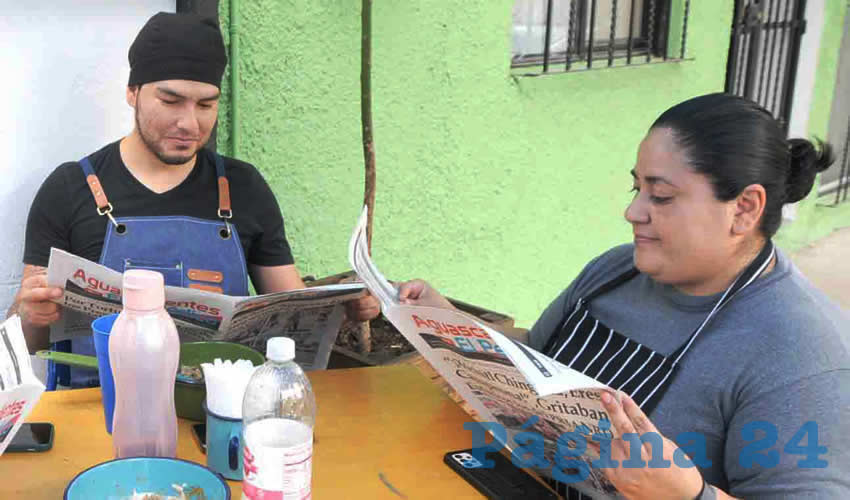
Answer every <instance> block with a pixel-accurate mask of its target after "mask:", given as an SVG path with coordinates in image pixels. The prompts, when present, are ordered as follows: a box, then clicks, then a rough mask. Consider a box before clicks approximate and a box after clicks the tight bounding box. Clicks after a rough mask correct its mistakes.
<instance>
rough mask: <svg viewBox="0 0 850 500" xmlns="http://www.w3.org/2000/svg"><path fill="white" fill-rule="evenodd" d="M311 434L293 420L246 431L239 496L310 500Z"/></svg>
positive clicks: (264, 422)
mask: <svg viewBox="0 0 850 500" xmlns="http://www.w3.org/2000/svg"><path fill="white" fill-rule="evenodd" d="M312 434H313V432H312V429H310V428H309V427H308V426H306V425H304V424H302V423H300V422H296V421H293V420H286V419H279V418H272V419H265V420H260V421H257V422H253V423H251V424H249V425H248V427H247V428H246V429H245V445H244V448H243V460H242V463H243V470H244V479H243V481H242V493H243V495H244V498H247V499H249V500H309V499H310V498H311V488H310V486H311V479H312V462H313V436H312Z"/></svg>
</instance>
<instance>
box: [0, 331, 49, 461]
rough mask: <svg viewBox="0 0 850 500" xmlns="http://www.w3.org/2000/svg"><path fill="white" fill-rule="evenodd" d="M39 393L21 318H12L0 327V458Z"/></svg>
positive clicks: (39, 387)
mask: <svg viewBox="0 0 850 500" xmlns="http://www.w3.org/2000/svg"><path fill="white" fill-rule="evenodd" d="M42 392H44V384H42V383H41V381H39V380H38V378H36V376H35V374H33V371H32V366H31V365H30V355H29V351H28V350H27V343H26V340H25V339H24V331H23V330H22V329H21V318H20V317H18V316H17V315H15V316H12V317H11V318H9V319H7V320H6V321H4V322H3V324H2V325H0V455H2V454H3V452H4V451H6V448H7V447H8V446H9V443H10V442H12V438H13V437H15V434H17V432H18V429H20V427H21V424H23V423H24V419H25V418H26V417H27V415H28V414H29V412H30V410H32V408H33V406H35V404H36V402H38V399H39V398H40V397H41V393H42Z"/></svg>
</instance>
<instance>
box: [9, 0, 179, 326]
mask: <svg viewBox="0 0 850 500" xmlns="http://www.w3.org/2000/svg"><path fill="white" fill-rule="evenodd" d="M175 5H176V2H175V1H174V0H133V1H132V2H124V1H120V2H116V1H114V0H113V1H110V0H73V1H71V0H26V1H21V0H0V12H2V15H0V71H2V74H0V110H2V112H0V154H2V160H0V206H2V207H3V213H2V225H3V231H2V235H3V236H2V238H0V318H2V317H5V314H6V310H7V309H8V307H9V305H10V304H11V301H12V299H13V297H14V295H15V293H16V292H17V289H18V284H19V282H20V273H21V269H22V264H21V262H22V259H23V241H24V229H25V226H26V219H27V213H28V211H29V205H30V203H31V202H32V199H33V196H35V192H36V191H37V190H38V187H39V186H40V185H41V182H42V180H44V178H45V177H46V176H47V175H48V174H49V173H50V172H51V171H52V170H53V169H54V168H56V167H57V166H58V165H59V164H60V163H62V162H65V161H70V160H77V159H79V158H81V157H83V156H85V155H86V154H88V153H91V152H93V151H95V150H97V149H99V148H100V147H101V146H103V145H105V144H106V143H108V142H111V141H114V140H116V139H118V138H120V137H121V136H123V135H125V134H126V133H128V132H129V131H130V130H131V129H132V125H133V115H132V112H131V108H130V107H129V106H127V104H126V102H125V100H124V91H125V89H126V85H127V78H128V76H129V71H130V70H129V67H128V63H127V50H128V49H129V47H130V43H131V42H132V41H133V38H135V36H136V33H137V32H138V31H139V29H140V28H141V27H142V25H143V24H144V23H145V21H146V20H147V19H148V18H149V17H150V16H151V15H153V14H154V13H156V12H158V11H170V12H174V10H175ZM54 208H55V210H63V207H61V206H56V207H54Z"/></svg>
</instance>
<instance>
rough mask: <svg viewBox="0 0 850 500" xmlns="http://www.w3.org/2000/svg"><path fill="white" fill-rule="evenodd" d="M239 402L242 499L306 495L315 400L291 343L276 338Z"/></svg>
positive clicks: (302, 499) (305, 497) (305, 498)
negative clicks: (241, 443) (242, 471)
mask: <svg viewBox="0 0 850 500" xmlns="http://www.w3.org/2000/svg"><path fill="white" fill-rule="evenodd" d="M266 356H267V358H268V361H266V363H265V364H264V365H263V366H261V367H259V368H257V370H256V371H255V372H254V375H253V376H252V377H251V380H250V381H249V382H248V386H247V388H246V389H245V398H244V399H243V401H242V422H243V427H242V442H243V461H242V462H243V469H244V479H243V480H242V500H255V499H261V498H276V499H280V500H289V499H297V500H308V499H310V498H311V482H312V462H313V425H314V423H315V419H316V400H315V397H314V396H313V389H312V387H311V386H310V380H308V379H307V377H306V376H305V375H304V371H303V370H302V369H301V367H300V366H298V365H297V364H295V361H294V359H295V343H294V342H293V341H292V339H289V338H285V337H275V338H271V339H269V341H268V343H267V345H266Z"/></svg>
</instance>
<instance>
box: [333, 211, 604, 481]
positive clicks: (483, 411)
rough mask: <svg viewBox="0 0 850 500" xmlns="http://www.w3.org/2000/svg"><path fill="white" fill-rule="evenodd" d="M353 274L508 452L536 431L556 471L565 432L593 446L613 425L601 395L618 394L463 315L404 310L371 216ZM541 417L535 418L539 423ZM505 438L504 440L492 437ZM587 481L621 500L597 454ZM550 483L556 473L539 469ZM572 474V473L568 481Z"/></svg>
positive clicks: (357, 239) (362, 224)
mask: <svg viewBox="0 0 850 500" xmlns="http://www.w3.org/2000/svg"><path fill="white" fill-rule="evenodd" d="M348 258H349V261H350V263H351V266H352V268H353V269H354V271H355V272H356V273H357V275H358V276H359V277H360V278H361V279H362V280H363V282H364V283H365V284H366V287H367V288H368V289H369V291H370V292H371V293H372V295H374V296H376V297H377V298H378V300H379V301H380V302H381V309H382V312H383V314H384V316H386V317H387V319H389V321H390V322H391V323H392V324H393V325H394V326H395V327H396V328H397V329H398V330H399V331H400V332H401V333H402V335H404V337H405V338H406V339H407V340H408V342H410V343H411V344H413V346H414V347H415V348H416V350H417V351H418V352H419V353H420V354H421V355H422V356H423V357H424V358H425V360H427V361H428V363H430V364H431V366H433V368H434V369H435V370H436V371H437V372H438V373H439V374H440V375H441V376H442V377H443V378H444V379H445V380H446V381H447V382H448V383H449V385H451V387H452V388H453V389H454V390H455V391H457V393H458V394H460V396H461V397H463V399H464V400H465V401H466V403H467V405H468V406H469V407H471V408H472V409H473V410H474V411H475V413H476V415H475V417H476V418H477V419H478V420H480V421H484V422H498V423H499V424H501V425H502V426H503V427H504V429H505V430H506V431H507V432H506V433H505V436H504V439H500V440H502V441H503V443H502V444H503V445H504V446H506V447H507V448H509V449H513V448H514V447H515V445H514V442H515V441H514V437H515V436H516V435H517V434H519V433H521V432H536V433H538V434H539V435H541V436H542V437H543V442H544V447H545V449H544V456H545V458H546V461H547V462H548V463H549V464H555V463H557V462H555V460H554V457H555V452H556V447H557V445H556V442H557V440H558V437H559V436H561V435H562V434H563V433H565V432H578V433H579V434H582V435H584V436H587V437H586V439H587V440H588V442H589V441H590V439H591V436H592V435H593V434H604V435H606V436H610V435H611V433H610V431H609V430H608V429H607V428H606V427H603V428H600V421H603V420H604V421H609V418H608V414H607V413H606V411H605V409H604V407H603V406H602V401H601V399H600V397H601V391H603V390H607V391H610V392H612V393H616V391H614V390H613V389H610V388H608V387H607V386H606V385H604V384H602V383H601V382H598V381H596V380H594V379H592V378H590V377H588V376H586V375H584V374H582V373H580V372H578V371H575V370H572V369H571V368H568V367H567V366H565V365H563V364H561V363H559V362H557V361H555V360H553V359H551V358H549V357H547V356H545V355H543V354H541V353H539V352H537V351H535V350H534V349H532V348H530V347H528V346H526V345H524V344H522V343H520V342H518V341H516V340H513V339H511V338H509V337H506V336H505V335H503V334H501V333H499V332H497V331H495V330H494V329H492V328H490V327H488V326H487V325H486V324H484V323H482V322H480V321H478V320H476V319H475V318H473V317H472V316H469V315H467V314H465V313H463V312H460V311H457V310H449V309H439V308H433V307H423V306H413V305H406V304H402V303H400V301H399V299H398V292H397V290H396V289H395V287H393V286H392V285H391V284H390V283H389V281H387V279H386V278H384V276H383V275H382V274H381V273H380V271H378V269H377V267H375V264H374V263H373V262H372V260H371V258H370V256H369V252H368V247H367V244H366V209H365V208H364V211H363V214H362V215H361V217H360V220H359V222H358V224H357V226H356V228H355V230H354V233H353V235H352V237H351V240H350V243H349V249H348ZM535 417H536V418H535ZM494 437H496V439H499V438H500V436H494ZM577 458H578V460H582V461H584V462H585V464H587V470H589V471H590V472H589V477H588V478H587V480H586V481H584V482H582V483H579V484H576V485H574V486H575V487H577V489H579V490H582V491H584V492H585V493H588V494H590V495H592V496H600V495H601V496H602V497H603V498H604V497H607V496H608V495H612V494H615V493H616V489H615V488H614V486H613V485H612V484H611V483H610V482H609V481H608V480H607V479H606V478H605V477H604V475H603V474H602V473H601V471H600V470H598V469H591V468H590V466H589V465H590V462H591V461H593V460H595V459H597V458H599V454H598V453H597V452H595V451H593V450H592V449H591V448H589V447H588V448H587V450H586V452H585V453H584V454H583V455H582V456H580V457H577ZM535 470H537V471H538V472H539V473H541V474H543V475H545V476H547V477H552V468H551V467H550V468H548V469H543V468H540V469H535ZM570 473H574V472H567V474H570Z"/></svg>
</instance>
